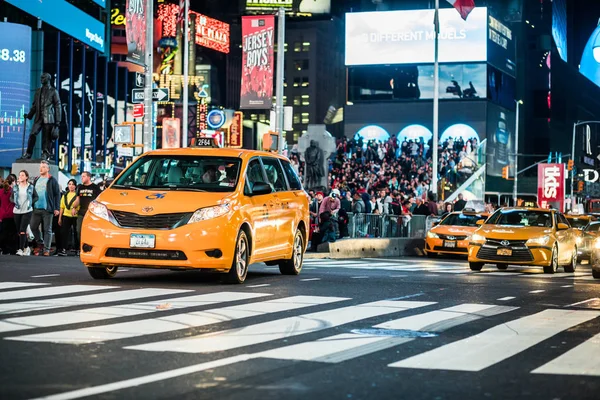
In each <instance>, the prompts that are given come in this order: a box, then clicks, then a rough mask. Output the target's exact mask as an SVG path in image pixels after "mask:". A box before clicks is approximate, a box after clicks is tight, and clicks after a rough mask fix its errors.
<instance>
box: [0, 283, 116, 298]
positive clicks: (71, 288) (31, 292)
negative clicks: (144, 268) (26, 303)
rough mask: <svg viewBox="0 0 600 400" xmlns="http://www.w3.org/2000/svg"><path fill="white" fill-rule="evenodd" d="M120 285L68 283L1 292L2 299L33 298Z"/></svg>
mask: <svg viewBox="0 0 600 400" xmlns="http://www.w3.org/2000/svg"><path fill="white" fill-rule="evenodd" d="M117 288H118V286H99V285H66V286H51V287H44V288H37V289H23V290H12V291H10V292H1V293H0V300H16V299H31V298H34V297H46V296H55V295H59V294H66V293H77V292H92V291H94V290H104V289H117Z"/></svg>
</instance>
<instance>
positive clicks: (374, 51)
mask: <svg viewBox="0 0 600 400" xmlns="http://www.w3.org/2000/svg"><path fill="white" fill-rule="evenodd" d="M433 15H434V10H409V11H382V12H364V13H347V14H346V65H377V64H419V63H433V62H434V38H435V33H434V27H433ZM439 17H440V36H439V38H440V40H439V61H440V62H471V61H486V60H487V8H486V7H476V8H475V9H474V10H473V11H472V12H471V13H470V14H469V18H467V20H466V21H463V20H462V19H461V17H460V14H459V13H457V12H456V10H454V9H443V10H440V15H439Z"/></svg>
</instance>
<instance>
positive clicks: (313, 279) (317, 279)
mask: <svg viewBox="0 0 600 400" xmlns="http://www.w3.org/2000/svg"><path fill="white" fill-rule="evenodd" d="M320 280H321V278H306V279H300V282H310V281H320Z"/></svg>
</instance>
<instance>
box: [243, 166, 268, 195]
mask: <svg viewBox="0 0 600 400" xmlns="http://www.w3.org/2000/svg"><path fill="white" fill-rule="evenodd" d="M256 183H265V178H264V175H263V169H262V166H261V165H260V162H259V161H258V159H255V160H252V161H250V163H249V164H248V170H247V171H246V189H248V190H249V192H251V191H252V189H253V187H254V185H255V184H256ZM246 194H248V193H246Z"/></svg>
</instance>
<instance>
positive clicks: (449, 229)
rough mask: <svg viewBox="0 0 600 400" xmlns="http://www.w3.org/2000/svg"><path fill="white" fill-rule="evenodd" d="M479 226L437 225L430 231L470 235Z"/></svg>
mask: <svg viewBox="0 0 600 400" xmlns="http://www.w3.org/2000/svg"><path fill="white" fill-rule="evenodd" d="M477 228H479V226H454V225H438V226H434V227H433V228H432V229H431V232H434V233H441V234H442V235H470V234H472V233H473V232H475V231H476V230H477Z"/></svg>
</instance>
